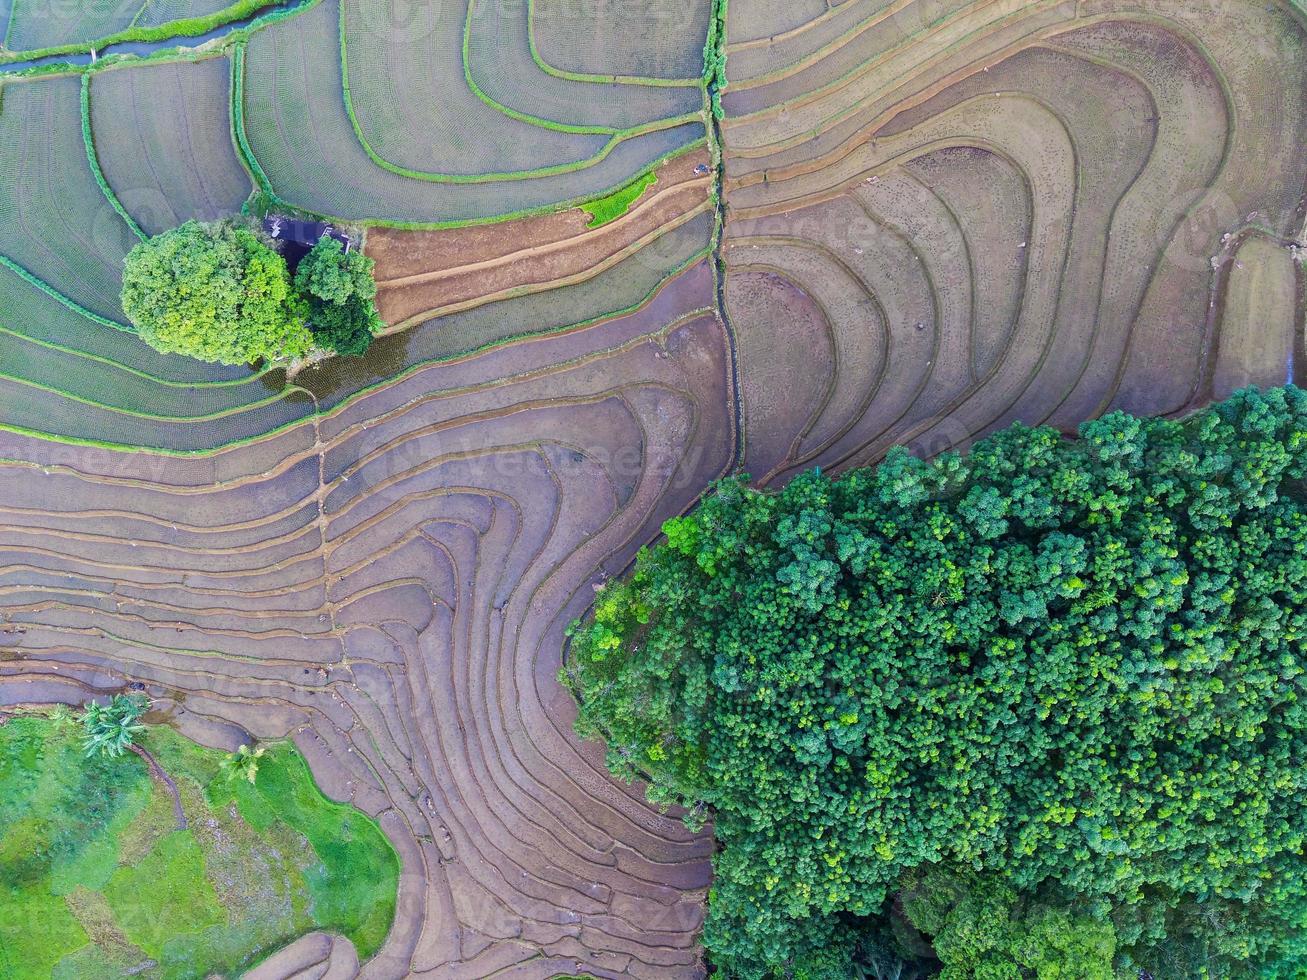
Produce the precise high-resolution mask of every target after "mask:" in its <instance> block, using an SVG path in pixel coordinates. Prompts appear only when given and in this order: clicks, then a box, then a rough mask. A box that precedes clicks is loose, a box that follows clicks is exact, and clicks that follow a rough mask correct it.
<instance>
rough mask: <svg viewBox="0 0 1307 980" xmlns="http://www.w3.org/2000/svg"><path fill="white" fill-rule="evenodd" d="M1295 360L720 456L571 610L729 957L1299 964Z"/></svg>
mask: <svg viewBox="0 0 1307 980" xmlns="http://www.w3.org/2000/svg"><path fill="white" fill-rule="evenodd" d="M1305 477H1307V394H1305V393H1304V392H1302V391H1299V390H1298V389H1296V388H1293V387H1289V388H1285V389H1276V390H1272V391H1268V392H1265V393H1259V392H1257V391H1253V390H1248V391H1243V392H1240V393H1238V394H1236V395H1235V396H1234V397H1232V398H1231V399H1230V400H1229V401H1227V402H1225V403H1223V404H1220V405H1216V406H1213V407H1211V408H1209V409H1207V410H1204V411H1201V412H1199V413H1197V414H1195V415H1193V416H1190V417H1189V418H1187V419H1185V420H1183V421H1174V420H1167V419H1139V418H1133V417H1131V416H1128V415H1125V414H1122V413H1119V412H1117V413H1113V414H1111V415H1108V416H1106V417H1104V418H1102V419H1100V420H1098V421H1094V422H1090V423H1087V424H1085V425H1083V426H1082V427H1081V429H1080V433H1079V438H1076V439H1067V438H1063V437H1062V435H1061V434H1060V433H1058V432H1057V431H1055V430H1053V429H1049V428H1027V427H1025V426H1022V425H1014V426H1012V427H1011V428H1009V429H1006V430H1004V431H1002V432H999V433H997V434H995V435H993V436H990V437H989V438H987V439H984V440H982V441H980V442H978V443H977V444H976V445H975V446H974V448H973V449H972V451H971V452H970V453H969V454H968V455H966V456H959V455H957V454H953V453H949V454H945V455H943V456H940V457H938V458H936V459H934V460H932V461H929V462H924V461H921V460H918V459H915V458H912V457H911V456H909V455H908V454H907V453H906V451H904V450H902V449H898V450H895V451H893V452H891V453H890V455H889V456H888V458H887V459H886V460H885V461H884V462H883V463H882V464H881V465H880V466H878V467H876V468H874V469H857V470H853V471H850V472H848V473H846V474H844V475H843V476H841V477H839V478H837V479H831V478H830V477H828V476H826V475H824V474H822V473H819V472H810V473H807V474H805V475H802V476H800V477H798V478H796V479H795V480H794V481H793V482H791V483H790V484H789V485H788V486H787V487H785V488H784V489H783V490H781V491H780V492H777V493H771V492H762V491H758V490H755V489H752V488H750V487H749V486H748V484H747V481H746V480H745V479H743V478H740V479H731V480H726V481H724V482H722V483H720V484H719V485H718V486H717V487H716V488H715V489H714V491H713V492H712V493H711V494H709V495H708V496H707V497H706V499H704V501H703V502H702V503H701V504H700V506H699V507H698V508H697V509H696V510H694V511H693V512H692V513H690V514H689V515H688V516H686V517H681V518H675V519H673V520H670V521H668V522H667V523H666V524H665V525H664V527H663V530H664V532H665V534H666V538H665V540H662V541H661V542H660V543H659V544H657V545H655V546H653V547H651V548H648V549H646V550H643V551H642V552H641V553H640V555H639V557H638V560H637V562H636V565H635V569H634V572H633V574H632V575H631V576H630V577H629V578H628V579H625V580H619V581H613V582H611V583H609V584H608V585H607V586H605V588H604V589H603V590H601V591H600V593H599V594H598V596H597V600H596V605H595V608H594V614H593V617H592V618H591V619H589V620H587V621H586V622H585V623H584V624H580V623H578V624H573V627H572V635H573V638H572V645H571V650H570V654H569V659H568V662H567V665H566V667H565V668H564V672H563V679H564V681H565V682H566V683H567V684H569V685H570V687H571V689H572V690H573V692H574V693H575V694H576V696H577V699H578V701H579V703H580V715H579V719H578V722H577V728H578V731H579V732H581V733H582V734H583V735H586V736H591V737H596V738H603V739H605V740H606V741H607V743H608V755H607V758H608V764H609V766H610V767H611V769H612V770H613V772H615V773H616V774H617V775H619V776H621V777H623V778H625V779H628V780H629V779H634V778H637V777H643V778H647V779H649V780H650V787H649V795H650V798H651V799H653V800H654V801H656V802H659V803H662V804H679V805H681V806H684V807H686V808H687V814H688V819H689V820H690V821H691V822H692V823H693V822H702V821H703V820H705V819H709V818H710V819H712V820H713V822H714V831H715V833H716V836H717V838H718V841H719V843H720V845H721V846H720V850H719V853H718V854H717V856H716V858H715V862H714V863H715V881H714V885H713V888H712V890H711V893H710V897H709V911H708V919H707V922H706V925H705V929H704V942H705V945H706V946H707V948H708V950H709V953H710V956H711V957H712V959H713V960H714V962H715V963H716V964H717V966H718V967H719V969H720V970H721V971H722V972H723V974H724V975H726V976H740V977H766V976H794V977H809V978H817V977H831V978H836V977H839V978H844V977H848V976H851V975H854V974H853V969H854V966H855V964H860V965H861V967H862V968H863V969H866V970H871V971H874V970H875V969H877V968H878V967H880V966H883V965H884V964H885V963H887V962H894V963H896V964H899V965H903V964H907V965H908V966H909V967H911V968H913V969H918V970H922V971H924V972H935V971H939V972H941V975H943V976H945V977H954V978H961V977H972V976H974V977H988V978H1014V980H1015V978H1021V977H1033V976H1038V977H1068V978H1070V977H1077V978H1093V977H1113V976H1130V977H1134V976H1137V975H1139V972H1140V971H1147V972H1151V973H1152V974H1153V975H1154V976H1157V977H1178V976H1186V977H1188V976H1196V977H1201V976H1212V977H1216V976H1240V975H1248V976H1267V977H1301V976H1303V975H1304V974H1303V973H1302V970H1301V967H1300V964H1302V963H1304V962H1307V861H1304V854H1303V850H1304V835H1305V834H1307V771H1305V770H1304V767H1303V765H1302V760H1303V759H1304V758H1307V708H1305V707H1304V704H1303V701H1302V694H1303V690H1304V666H1307V656H1305V653H1307V651H1305V649H1304V636H1305V635H1307V616H1305V614H1304V599H1307V491H1305V489H1304V482H1303V481H1304V478H1305Z"/></svg>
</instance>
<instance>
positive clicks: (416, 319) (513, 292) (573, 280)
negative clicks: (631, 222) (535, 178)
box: [378, 201, 712, 337]
mask: <svg viewBox="0 0 1307 980" xmlns="http://www.w3.org/2000/svg"><path fill="white" fill-rule="evenodd" d="M711 209H712V202H710V201H704V202H703V203H701V204H699V205H698V206H696V207H694V208H692V209H691V210H689V211H687V212H685V213H684V214H681V215H678V216H677V217H676V219H675V220H673V221H670V222H668V223H667V224H665V225H663V226H662V227H660V228H655V229H654V230H653V231H650V232H648V233H647V234H645V235H642V236H641V237H640V238H637V239H636V240H635V241H634V242H632V243H631V244H629V245H627V246H626V247H625V248H622V249H620V250H618V251H616V252H613V253H612V254H611V255H608V256H606V257H605V258H604V259H602V260H601V261H599V262H598V263H596V264H595V265H592V266H590V267H589V268H587V269H583V270H582V271H580V272H576V273H573V274H572V275H569V276H564V277H563V278H561V279H550V280H547V281H545V282H537V283H523V284H520V285H516V286H509V287H507V288H506V289H501V290H498V291H497V292H494V293H487V294H486V295H484V296H476V297H473V298H472V299H468V300H463V301H461V302H458V303H451V304H449V305H447V306H438V307H435V308H433V309H431V310H424V311H423V312H421V313H415V314H413V315H412V316H410V317H406V318H405V319H403V320H401V321H400V322H399V323H396V324H394V325H392V326H388V327H386V328H385V329H384V330H382V331H381V333H380V334H378V336H382V337H385V336H389V335H390V334H393V333H400V332H402V331H404V330H407V329H409V328H410V327H413V326H416V325H417V324H419V323H425V322H426V321H427V320H432V319H435V318H436V317H440V316H448V315H450V314H451V313H461V312H463V311H464V310H470V309H474V308H476V307H478V306H484V305H486V304H487V303H494V302H497V301H499V300H503V299H513V298H516V297H518V296H529V295H533V294H535V293H542V292H549V291H550V290H553V289H559V288H562V287H564V286H574V285H576V284H577V283H580V282H585V281H587V280H589V279H593V278H594V277H595V276H597V275H599V274H600V273H602V272H606V271H607V270H608V269H611V268H612V267H613V266H615V265H617V264H618V263H619V262H621V261H623V260H624V259H627V258H629V257H630V256H632V255H634V254H635V253H636V252H638V251H640V249H642V248H644V247H645V246H646V245H648V244H650V243H651V242H654V241H656V240H657V239H659V238H661V237H662V236H663V235H665V234H667V233H669V232H673V231H675V230H676V229H677V228H680V227H681V226H682V225H685V224H687V223H688V222H690V221H692V220H694V219H695V218H697V217H698V216H699V215H701V214H706V213H707V212H708V211H710V210H711Z"/></svg>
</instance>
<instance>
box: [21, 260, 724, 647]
mask: <svg viewBox="0 0 1307 980" xmlns="http://www.w3.org/2000/svg"><path fill="white" fill-rule="evenodd" d="M708 255H709V250H708V249H702V250H701V251H699V252H696V253H695V254H694V255H692V256H690V258H688V259H687V260H686V261H685V262H683V263H682V264H681V265H679V266H678V267H677V268H675V269H673V270H672V271H671V272H670V273H669V274H668V275H667V277H666V278H664V279H663V280H662V281H661V282H660V283H659V284H658V285H657V286H655V287H654V288H653V289H651V290H650V291H649V292H648V293H647V294H646V295H645V296H644V298H643V299H641V300H640V301H639V302H636V303H632V304H631V305H630V306H626V307H623V308H621V309H618V310H611V311H609V312H607V313H604V314H602V315H600V316H595V317H591V318H590V319H588V320H583V321H580V322H578V323H570V324H567V325H565V326H561V327H557V328H555V329H551V330H536V331H530V330H527V331H523V332H522V333H519V334H514V335H512V336H510V337H504V338H501V339H499V340H494V341H491V342H490V343H488V344H482V345H481V346H479V347H475V348H470V349H468V350H464V351H459V352H457V353H454V354H448V355H445V356H443V357H432V358H427V359H425V360H422V361H418V362H417V363H415V364H411V365H409V366H408V367H407V368H405V369H404V370H402V371H400V372H399V373H397V374H395V375H394V376H392V377H388V378H385V379H384V380H381V381H378V382H376V383H375V384H371V385H368V386H366V387H364V388H360V389H359V390H358V391H356V392H354V393H353V394H352V395H350V396H348V397H347V398H343V399H341V401H340V402H339V403H337V404H336V405H333V406H332V408H331V409H330V410H329V411H327V412H324V413H321V414H322V415H323V416H324V417H327V416H331V415H335V414H338V413H339V412H342V411H344V410H345V409H346V408H348V407H349V406H350V405H352V404H354V403H355V402H357V401H358V400H360V399H362V398H366V397H367V396H368V395H370V394H372V393H373V392H377V391H380V390H382V389H383V388H386V387H388V386H390V385H392V384H398V383H399V382H400V381H403V380H404V379H405V378H408V377H411V376H412V375H414V374H416V373H417V372H419V371H424V370H426V369H428V368H431V367H436V366H438V365H441V364H447V363H450V362H452V361H458V360H462V359H464V358H467V357H473V356H475V355H477V354H483V353H485V352H486V351H489V350H494V349H495V348H498V347H503V346H506V345H508V344H513V343H518V342H520V341H522V340H527V339H534V338H540V337H551V336H555V335H557V334H563V333H567V332H568V331H570V330H579V329H582V328H584V327H589V326H593V325H595V324H597V323H601V322H603V321H604V320H610V319H612V318H614V317H619V316H625V315H627V314H628V313H634V312H635V311H637V310H639V309H641V308H642V307H643V306H645V305H646V304H647V303H648V302H649V301H650V300H652V299H653V298H654V296H655V295H657V293H658V292H659V291H661V290H662V289H663V287H664V286H666V285H667V284H668V283H669V282H671V281H672V280H673V279H675V278H676V277H677V276H679V275H680V274H681V273H682V272H684V271H685V270H687V269H689V268H690V267H691V266H693V265H694V264H695V263H696V262H700V261H702V260H703V259H705V258H707V257H708ZM283 390H284V392H286V393H289V392H292V391H298V392H301V393H302V394H304V395H305V396H306V397H308V398H313V395H312V393H311V392H309V391H307V390H305V389H304V388H301V387H299V386H298V385H288V386H286V388H285V389H283ZM303 424H305V420H304V419H302V418H300V419H293V420H291V421H289V422H286V423H284V424H282V425H279V426H276V427H275V428H273V429H270V430H268V431H267V432H262V433H259V434H258V435H254V436H247V437H245V438H243V439H233V440H231V441H230V442H224V443H221V444H220V445H217V446H213V447H211V448H209V449H172V448H169V447H167V446H139V445H130V444H128V443H122V442H109V441H107V440H104V439H88V438H84V437H79V436H66V435H57V434H55V433H52V432H42V431H41V430H39V429H33V428H30V427H28V426H23V425H12V424H9V423H7V422H0V432H12V433H14V434H15V435H21V436H28V437H30V438H33V439H41V440H44V441H45V442H53V443H57V444H59V445H67V446H90V447H93V448H96V449H107V450H111V451H113V452H123V453H150V454H152V455H159V456H173V457H178V458H191V457H204V456H212V455H213V454H215V453H218V452H223V451H226V450H229V449H234V448H237V447H239V446H248V445H252V444H254V443H258V442H263V441H265V440H268V439H274V438H276V437H277V436H278V435H281V434H282V433H284V432H287V431H289V430H290V429H292V428H294V427H295V426H298V425H303ZM0 463H16V464H19V465H31V464H30V463H29V462H28V461H26V460H14V459H5V458H3V457H0ZM123 642H127V641H126V640H124V641H123Z"/></svg>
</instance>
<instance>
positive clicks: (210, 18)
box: [0, 0, 275, 66]
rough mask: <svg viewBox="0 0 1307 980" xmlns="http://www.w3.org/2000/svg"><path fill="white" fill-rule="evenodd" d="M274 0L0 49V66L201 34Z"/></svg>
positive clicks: (240, 0)
mask: <svg viewBox="0 0 1307 980" xmlns="http://www.w3.org/2000/svg"><path fill="white" fill-rule="evenodd" d="M20 2H21V0H20ZM274 2H275V0H236V2H235V3H233V4H232V5H231V6H229V7H224V8H223V9H222V10H218V11H215V12H214V13H212V14H206V15H205V16H203V17H184V18H182V19H180V20H171V21H168V22H167V23H164V24H159V25H157V26H152V27H129V28H127V29H126V30H123V31H119V32H118V33H116V34H109V35H107V36H105V37H102V38H100V39H98V40H95V41H76V42H73V43H70V44H58V45H52V46H50V47H45V48H34V49H32V50H30V51H4V52H0V66H3V65H4V64H5V63H6V62H11V61H33V60H36V59H38V58H49V57H52V56H55V55H63V54H71V55H78V54H89V53H90V52H91V51H101V50H103V49H104V48H106V47H109V46H110V45H113V44H121V43H123V42H125V41H130V42H135V43H144V44H150V43H153V42H156V41H166V40H168V39H169V38H173V37H177V38H186V37H199V36H200V35H202V34H208V33H209V32H210V31H212V30H215V29H216V28H219V27H222V26H223V25H224V24H230V23H232V22H233V21H238V20H244V19H245V18H246V17H249V16H250V15H252V14H255V13H257V12H258V11H260V10H262V9H263V8H264V7H269V6H272V5H273V3H274ZM15 7H16V5H15ZM16 16H17V10H16V9H15V10H14V11H13V12H11V14H10V27H11V28H12V27H13V22H14V18H15V17H16Z"/></svg>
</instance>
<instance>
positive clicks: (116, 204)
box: [82, 72, 149, 241]
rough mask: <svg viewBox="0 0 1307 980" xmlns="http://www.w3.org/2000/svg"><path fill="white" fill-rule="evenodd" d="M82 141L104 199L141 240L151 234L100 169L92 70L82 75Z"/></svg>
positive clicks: (87, 159) (87, 160)
mask: <svg viewBox="0 0 1307 980" xmlns="http://www.w3.org/2000/svg"><path fill="white" fill-rule="evenodd" d="M82 141H83V142H84V143H85V144H86V162H87V163H89V164H90V165H91V173H92V175H93V176H94V177H95V182H96V184H98V185H99V187H100V191H101V192H102V193H103V194H104V199H105V200H106V201H108V202H109V205H110V207H112V208H113V209H114V211H116V212H117V213H118V216H119V217H120V218H122V219H123V221H125V222H126V223H127V227H128V228H130V229H131V230H132V234H133V235H135V236H136V237H137V238H139V239H140V240H141V241H145V239H146V238H147V237H149V236H147V235H146V234H145V232H143V231H141V226H140V225H138V224H137V223H136V220H135V219H134V218H133V217H132V216H131V215H130V214H128V213H127V209H126V208H125V207H123V205H122V202H121V201H119V200H118V195H117V194H115V193H114V191H113V188H112V187H110V186H109V182H108V181H107V180H105V178H104V171H102V170H101V169H100V160H99V157H97V156H96V153H95V137H94V136H93V135H92V134H91V72H86V73H84V74H83V75H82Z"/></svg>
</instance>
